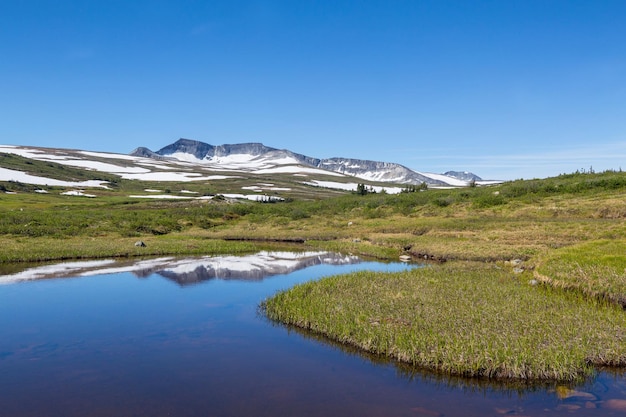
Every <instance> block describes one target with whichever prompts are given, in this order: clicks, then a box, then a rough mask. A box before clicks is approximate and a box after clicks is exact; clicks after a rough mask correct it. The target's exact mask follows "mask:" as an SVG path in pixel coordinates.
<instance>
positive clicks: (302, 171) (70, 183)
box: [0, 139, 500, 201]
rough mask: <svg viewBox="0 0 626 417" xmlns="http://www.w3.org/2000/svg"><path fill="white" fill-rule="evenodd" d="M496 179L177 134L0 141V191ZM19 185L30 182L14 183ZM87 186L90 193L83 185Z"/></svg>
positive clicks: (231, 189)
mask: <svg viewBox="0 0 626 417" xmlns="http://www.w3.org/2000/svg"><path fill="white" fill-rule="evenodd" d="M120 180H121V181H120ZM498 182H500V181H484V180H482V179H480V177H478V176H477V175H475V174H473V173H470V172H456V171H448V172H446V173H445V174H433V173H426V172H417V171H413V170H411V169H409V168H407V167H405V166H403V165H400V164H397V163H392V162H379V161H368V160H362V159H355V158H339V157H337V158H327V159H320V158H315V157H311V156H306V155H302V154H299V153H296V152H292V151H290V150H286V149H276V148H272V147H269V146H265V145H263V144H262V143H240V144H232V145H217V146H214V145H210V144H207V143H204V142H200V141H197V140H190V139H180V140H178V141H176V142H174V143H172V144H170V145H167V146H165V147H163V148H161V149H159V150H158V151H156V152H154V151H151V150H150V149H148V148H146V147H139V148H137V149H135V150H134V151H132V152H131V153H130V154H120V153H108V152H94V151H87V150H78V149H65V148H43V147H34V146H23V145H0V191H2V190H4V191H5V192H8V191H15V190H22V191H24V190H30V191H33V192H40V193H49V192H52V193H56V192H60V193H61V194H64V195H73V196H83V197H97V196H99V195H103V194H107V193H109V194H110V193H111V192H117V193H118V194H120V195H128V196H130V197H134V198H161V199H167V198H176V199H204V198H210V196H215V195H222V196H223V197H225V198H229V199H248V200H253V201H274V200H282V199H287V198H324V197H330V196H333V195H340V194H344V193H345V192H350V191H352V192H354V191H357V190H358V189H359V184H363V186H365V188H366V189H367V190H368V191H376V192H383V191H384V192H386V193H389V194H395V193H400V192H402V191H403V190H406V188H407V187H409V186H420V185H422V184H424V183H425V184H426V185H427V186H428V188H431V187H432V188H437V187H463V186H468V185H473V184H475V185H489V184H494V183H498ZM3 183H4V184H3ZM7 183H8V184H7ZM20 184H29V185H30V188H29V187H26V188H24V187H22V188H20ZM35 186H39V187H40V188H39V189H37V188H36V187H35ZM55 187H57V188H55ZM58 187H61V188H62V189H61V190H59V189H58ZM86 188H89V189H91V190H92V191H89V192H86V191H84V190H85V189H86ZM98 190H100V191H98Z"/></svg>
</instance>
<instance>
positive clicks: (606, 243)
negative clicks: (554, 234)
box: [537, 240, 626, 308]
mask: <svg viewBox="0 0 626 417" xmlns="http://www.w3.org/2000/svg"><path fill="white" fill-rule="evenodd" d="M624 253H626V241H624V240H599V241H593V242H587V243H583V244H580V245H576V246H572V247H567V248H561V249H559V250H555V251H553V252H551V253H550V254H548V255H546V256H544V257H543V259H542V260H541V262H540V265H539V267H538V268H537V276H538V278H539V279H541V280H543V281H545V282H547V283H549V284H550V285H552V286H555V287H559V288H567V289H575V290H578V291H581V292H583V293H584V294H586V295H588V296H591V297H596V298H603V299H607V300H610V301H612V302H615V303H617V304H619V305H621V306H622V307H624V308H626V256H624Z"/></svg>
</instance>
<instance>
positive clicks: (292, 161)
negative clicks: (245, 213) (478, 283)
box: [131, 139, 481, 186]
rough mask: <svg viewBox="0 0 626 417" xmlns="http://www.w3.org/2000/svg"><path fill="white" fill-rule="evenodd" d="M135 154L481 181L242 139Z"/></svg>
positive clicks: (456, 182)
mask: <svg viewBox="0 0 626 417" xmlns="http://www.w3.org/2000/svg"><path fill="white" fill-rule="evenodd" d="M131 155H133V156H142V157H149V158H164V157H165V158H173V159H176V160H180V161H186V162H194V163H200V164H203V165H207V166H211V167H213V168H215V169H218V168H220V169H235V170H237V169H239V170H246V171H248V170H253V169H254V170H257V171H258V170H261V172H262V170H267V169H270V167H273V169H277V167H278V166H282V167H283V169H287V167H288V166H292V167H293V166H297V165H304V166H308V167H311V168H315V169H320V170H325V171H329V172H334V173H338V174H342V175H347V176H351V177H356V178H360V179H363V180H367V181H375V182H390V183H396V184H414V185H419V184H422V183H426V184H428V185H433V186H464V185H468V184H469V182H470V181H480V180H481V179H480V177H478V176H477V175H475V174H472V173H465V174H466V176H465V177H462V176H459V175H450V173H454V174H457V173H455V172H453V171H450V172H449V173H446V174H430V173H422V172H417V171H413V170H411V169H409V168H407V167H405V166H403V165H400V164H397V163H392V162H378V161H368V160H362V159H353V158H326V159H318V158H313V157H309V156H306V155H302V154H298V153H295V152H292V151H289V150H286V149H276V148H271V147H269V146H265V145H263V144H261V143H241V144H233V145H218V146H213V145H209V144H207V143H203V142H200V141H196V140H190V139H179V140H178V141H176V142H175V143H172V144H170V145H167V146H165V147H164V148H162V149H160V150H158V151H156V152H152V151H150V150H149V149H147V148H143V147H141V148H137V149H135V150H134V151H133V152H132V153H131Z"/></svg>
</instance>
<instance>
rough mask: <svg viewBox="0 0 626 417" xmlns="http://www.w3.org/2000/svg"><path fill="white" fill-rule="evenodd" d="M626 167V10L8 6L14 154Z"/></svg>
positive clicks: (430, 166)
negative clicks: (174, 149)
mask: <svg viewBox="0 0 626 417" xmlns="http://www.w3.org/2000/svg"><path fill="white" fill-rule="evenodd" d="M181 137H184V138H190V139H197V140H201V141H203V142H207V143H210V144H213V145H219V144H225V143H243V142H262V143H264V144H265V145H267V146H272V147H275V148H286V149H289V150H292V151H294V152H298V153H302V154H305V155H308V156H313V157H319V158H326V157H333V156H343V157H353V158H360V159H371V160H377V161H387V162H397V163H401V164H403V165H406V166H408V167H409V168H412V169H415V170H418V171H426V172H436V173H441V172H444V171H447V170H468V171H472V172H474V173H476V174H478V175H480V176H481V177H483V178H485V179H516V178H542V177H547V176H553V175H558V174H561V173H569V172H574V171H576V170H577V169H585V170H587V169H590V168H591V167H592V168H593V169H594V170H595V171H601V170H605V169H620V168H624V169H626V159H625V157H626V1H624V0H620V1H610V0H584V1H579V0H568V1H561V0H537V1H534V0H523V1H516V0H493V1H482V0H476V1H471V0H462V1H445V0H432V1H422V0H407V1H402V0H381V1H378V0H352V1H346V0H327V1H313V0H285V1H278V0H275V1H270V0H266V1H264V0H256V1H253V0H249V1H238V0H225V1H220V0H203V1H185V0H177V1H176V0H172V1H160V0H145V1H144V0H120V1H118V0H99V1H97V0H85V1H67V0H49V1H40V0H28V1H19V0H3V1H1V2H0V144H13V145H32V146H47V147H66V148H79V149H88V150H95V151H109V152H119V153H128V152H131V151H132V150H133V149H134V148H136V147H138V146H146V147H148V148H150V149H152V150H158V149H160V148H162V147H164V146H166V145H168V144H170V143H172V142H174V141H176V140H177V139H178V138H181Z"/></svg>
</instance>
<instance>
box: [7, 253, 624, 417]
mask: <svg viewBox="0 0 626 417" xmlns="http://www.w3.org/2000/svg"><path fill="white" fill-rule="evenodd" d="M413 267H417V266H416V265H411V264H405V263H380V262H371V261H364V260H361V259H359V258H357V257H354V256H344V255H340V254H333V253H326V252H305V253H289V252H260V253H257V254H253V255H248V256H241V257H235V256H216V257H201V258H185V259H179V258H158V259H145V260H140V261H124V262H122V261H115V260H98V261H86V262H71V263H63V264H56V265H39V266H32V267H29V268H26V269H23V270H19V271H18V270H11V272H10V273H6V272H5V273H4V275H2V276H0V416H12V417H22V416H63V417H72V416H81V417H86V416H177V417H184V416H381V417H382V416H502V415H510V416H565V415H567V416H572V415H580V416H609V415H616V416H619V415H626V374H624V372H623V371H610V372H599V373H598V375H597V377H595V378H594V379H592V380H589V381H586V382H585V383H584V384H582V385H579V386H570V387H563V386H560V385H557V384H554V383H552V384H544V385H530V386H523V385H517V386H514V385H506V384H499V383H487V382H486V381H483V380H471V379H462V378H449V377H445V376H441V375H436V374H430V373H427V372H420V371H418V370H415V369H412V368H409V367H406V366H402V365H397V364H394V363H391V362H388V361H384V360H380V359H379V358H376V357H374V356H371V355H363V354H360V353H358V352H355V351H354V350H352V349H349V348H347V347H343V346H340V345H337V344H335V343H333V342H329V341H327V340H326V339H323V338H319V337H316V336H314V335H311V334H309V333H306V332H302V331H299V330H296V329H290V328H287V327H285V326H282V325H279V324H276V323H272V322H270V321H269V320H267V319H266V318H265V317H263V315H262V314H261V313H259V311H258V305H259V303H260V302H261V301H262V300H264V299H265V298H267V297H268V296H270V295H272V294H274V293H275V292H276V291H278V290H281V289H286V288H289V287H291V286H293V285H295V284H297V283H299V282H304V281H307V280H312V279H317V278H319V277H322V276H327V275H334V274H339V273H346V272H350V271H355V270H360V269H373V270H378V271H397V270H402V269H406V268H413Z"/></svg>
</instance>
